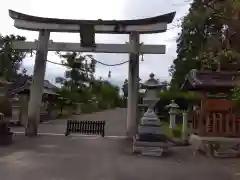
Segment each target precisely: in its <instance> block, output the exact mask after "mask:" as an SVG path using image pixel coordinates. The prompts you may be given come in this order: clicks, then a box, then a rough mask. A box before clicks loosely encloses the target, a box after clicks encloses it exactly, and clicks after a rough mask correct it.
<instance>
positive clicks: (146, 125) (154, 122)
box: [133, 73, 168, 156]
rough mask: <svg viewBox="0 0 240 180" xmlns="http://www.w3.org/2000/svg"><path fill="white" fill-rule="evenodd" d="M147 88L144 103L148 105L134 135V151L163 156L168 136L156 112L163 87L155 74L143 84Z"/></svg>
mask: <svg viewBox="0 0 240 180" xmlns="http://www.w3.org/2000/svg"><path fill="white" fill-rule="evenodd" d="M141 87H142V88H144V89H146V91H145V95H144V98H143V104H144V105H146V106H147V107H148V109H147V111H146V112H145V113H144V115H143V117H142V118H141V120H140V124H139V125H138V131H137V134H136V137H134V143H133V152H134V153H136V152H140V153H141V154H143V155H144V154H145V155H150V154H151V155H157V156H161V155H162V153H163V152H164V150H166V149H167V147H168V144H167V140H166V139H167V138H166V136H165V135H164V133H163V130H162V127H161V122H160V120H159V119H158V117H157V115H156V114H155V112H154V106H155V105H156V103H157V102H158V101H159V98H158V96H157V93H158V92H159V90H160V89H161V88H162V87H163V85H162V84H160V83H159V81H158V80H156V79H155V78H154V74H153V73H152V74H150V79H149V80H147V81H146V82H145V83H144V84H142V86H141Z"/></svg>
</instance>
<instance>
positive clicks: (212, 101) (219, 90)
mask: <svg viewBox="0 0 240 180" xmlns="http://www.w3.org/2000/svg"><path fill="white" fill-rule="evenodd" d="M239 82H240V73H239V72H227V71H220V72H214V71H204V70H202V71H198V70H195V69H193V70H191V71H190V72H189V73H188V75H187V76H186V80H185V82H184V84H183V86H182V89H185V90H190V91H196V92H198V93H199V95H200V99H201V101H200V103H199V107H196V108H195V112H194V117H193V122H192V128H193V132H194V133H195V134H197V135H199V136H214V137H216V136H219V137H240V121H239V119H240V117H238V116H237V115H236V114H235V112H234V106H233V103H232V100H231V99H230V98H229V94H230V93H231V90H232V89H233V88H234V87H235V86H236V85H239Z"/></svg>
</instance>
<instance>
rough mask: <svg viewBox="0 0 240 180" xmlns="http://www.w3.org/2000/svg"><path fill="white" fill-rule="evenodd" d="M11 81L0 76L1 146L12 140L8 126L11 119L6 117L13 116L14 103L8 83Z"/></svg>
mask: <svg viewBox="0 0 240 180" xmlns="http://www.w3.org/2000/svg"><path fill="white" fill-rule="evenodd" d="M10 84H11V82H8V81H6V80H5V79H4V78H3V77H0V104H1V108H0V146H2V145H8V144H10V143H11V142H12V134H13V133H12V132H11V131H10V128H9V127H8V124H9V120H8V119H7V118H6V117H5V115H6V116H12V105H11V102H10V99H9V98H8V85H10Z"/></svg>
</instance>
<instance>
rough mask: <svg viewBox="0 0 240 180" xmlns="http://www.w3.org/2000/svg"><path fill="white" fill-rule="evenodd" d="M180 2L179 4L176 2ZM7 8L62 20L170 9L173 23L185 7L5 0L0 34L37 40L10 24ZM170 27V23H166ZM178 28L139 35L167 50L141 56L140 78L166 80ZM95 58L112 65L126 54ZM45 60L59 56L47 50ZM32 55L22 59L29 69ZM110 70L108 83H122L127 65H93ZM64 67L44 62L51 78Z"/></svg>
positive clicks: (127, 0) (122, 38)
mask: <svg viewBox="0 0 240 180" xmlns="http://www.w3.org/2000/svg"><path fill="white" fill-rule="evenodd" d="M176 4H180V5H176ZM8 9H13V10H16V11H19V12H22V13H25V14H31V15H35V16H42V17H53V18H63V19H132V18H134V19H136V18H144V17H150V16H156V15H160V14H164V13H169V12H172V11H177V14H176V17H175V21H174V23H173V24H175V25H176V23H177V21H176V20H178V19H179V18H181V17H182V16H183V15H184V14H185V13H186V12H187V9H188V5H187V3H185V2H184V1H182V2H179V0H168V1H160V0H151V3H150V1H149V0H101V1H99V0H68V1H59V0H41V1H38V0H21V1H20V0H8V1H5V2H4V3H2V4H1V6H0V21H1V31H0V33H1V34H4V35H5V34H12V33H13V34H19V35H23V36H26V37H27V39H28V40H34V39H37V37H38V34H37V32H29V31H24V30H18V29H16V28H15V27H14V26H13V21H12V19H10V17H9V15H8ZM169 27H170V28H171V27H172V26H171V25H170V26H169ZM178 32H179V29H178V28H175V29H171V30H169V31H168V32H166V33H162V34H151V35H144V36H141V41H143V42H144V43H145V44H166V45H167V53H166V54H165V55H144V61H143V62H140V77H141V78H142V79H146V78H147V77H148V74H149V73H151V72H154V73H155V74H156V77H158V78H160V79H164V80H165V79H169V78H170V77H169V74H168V68H169V67H170V65H171V64H172V61H173V59H174V58H175V57H176V43H175V39H176V37H177V33H178ZM51 39H52V40H54V41H59V42H64V41H65V42H79V41H80V38H79V34H71V33H52V34H51ZM96 41H97V42H98V43H99V42H101V43H124V42H126V41H128V37H127V36H126V35H97V36H96ZM95 58H96V59H97V60H99V61H101V62H104V63H107V64H116V63H119V62H122V61H126V60H128V55H126V54H96V55H95ZM48 59H49V60H51V61H54V62H60V59H59V58H58V57H57V56H56V55H54V53H49V55H48ZM33 63H34V59H33V58H28V59H26V60H25V61H24V63H23V64H24V66H26V67H27V69H29V71H32V69H33ZM109 70H111V71H112V77H111V81H112V82H117V83H120V82H123V81H124V79H125V78H127V75H128V65H127V64H125V65H122V66H117V67H106V66H102V65H97V71H96V75H97V76H101V77H103V78H107V75H108V71H109ZM63 73H64V67H60V66H57V65H53V64H49V63H48V64H47V72H46V78H48V79H50V80H51V81H54V77H55V76H58V75H63Z"/></svg>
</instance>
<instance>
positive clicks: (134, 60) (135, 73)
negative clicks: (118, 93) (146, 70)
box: [127, 32, 140, 138]
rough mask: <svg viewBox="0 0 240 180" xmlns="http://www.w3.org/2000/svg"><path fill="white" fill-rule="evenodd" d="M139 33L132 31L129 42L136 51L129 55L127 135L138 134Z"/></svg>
mask: <svg viewBox="0 0 240 180" xmlns="http://www.w3.org/2000/svg"><path fill="white" fill-rule="evenodd" d="M139 38H140V37H139V33H137V32H132V33H131V34H130V36H129V42H130V44H132V45H133V46H134V52H133V53H130V55H129V68H128V103H127V104H128V105H127V137H128V138H132V137H133V136H134V135H135V134H136V130H137V124H138V119H137V118H138V117H137V111H138V110H137V108H138V106H137V105H138V79H139V47H140V43H139Z"/></svg>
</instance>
